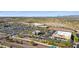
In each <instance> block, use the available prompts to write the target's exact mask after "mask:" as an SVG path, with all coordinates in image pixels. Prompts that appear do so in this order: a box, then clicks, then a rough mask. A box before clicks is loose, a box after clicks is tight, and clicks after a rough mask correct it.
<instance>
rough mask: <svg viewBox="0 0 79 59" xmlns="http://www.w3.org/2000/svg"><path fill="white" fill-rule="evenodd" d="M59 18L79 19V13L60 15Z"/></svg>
mask: <svg viewBox="0 0 79 59" xmlns="http://www.w3.org/2000/svg"><path fill="white" fill-rule="evenodd" d="M58 18H63V19H66V20H79V15H69V16H58Z"/></svg>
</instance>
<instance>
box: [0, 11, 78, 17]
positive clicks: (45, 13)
mask: <svg viewBox="0 0 79 59" xmlns="http://www.w3.org/2000/svg"><path fill="white" fill-rule="evenodd" d="M68 15H79V11H0V17H56V16H68Z"/></svg>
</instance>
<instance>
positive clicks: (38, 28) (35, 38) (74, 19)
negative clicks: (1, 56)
mask: <svg viewBox="0 0 79 59" xmlns="http://www.w3.org/2000/svg"><path fill="white" fill-rule="evenodd" d="M0 48H79V11H50V12H49V11H24V12H22V11H12V12H11V11H0Z"/></svg>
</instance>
